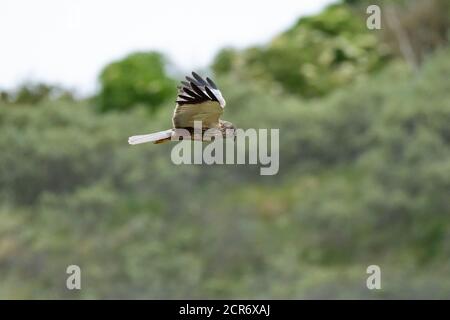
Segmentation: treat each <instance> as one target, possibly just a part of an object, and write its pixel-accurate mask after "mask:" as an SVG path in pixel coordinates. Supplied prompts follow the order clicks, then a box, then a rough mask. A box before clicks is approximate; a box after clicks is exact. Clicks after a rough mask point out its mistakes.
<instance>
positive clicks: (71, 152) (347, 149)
mask: <svg viewBox="0 0 450 320" xmlns="http://www.w3.org/2000/svg"><path fill="white" fill-rule="evenodd" d="M449 73H450V52H449V51H448V50H447V51H442V52H440V53H439V54H438V55H436V57H435V58H433V59H432V60H431V61H428V62H427V63H426V65H425V66H424V68H423V69H422V70H421V72H420V73H419V74H418V75H416V76H415V77H413V76H412V75H411V74H410V73H409V71H407V68H406V67H405V66H404V65H402V64H394V65H391V66H390V67H389V69H387V70H385V71H384V72H383V73H381V74H379V75H377V76H376V77H374V78H373V79H370V80H364V81H363V80H361V81H360V82H358V83H355V84H353V85H352V86H350V87H347V88H345V89H343V90H338V91H337V92H336V93H335V94H332V95H330V96H329V97H327V98H324V99H320V100H317V101H309V102H305V101H302V100H300V99H297V98H293V97H286V96H285V95H283V94H281V93H279V92H278V91H277V90H272V91H267V90H264V89H261V87H259V86H257V85H254V84H247V85H246V84H244V83H239V85H236V79H235V78H234V76H233V75H230V76H227V77H223V78H222V79H218V81H217V82H219V83H220V84H221V86H222V87H223V92H224V94H225V95H226V97H227V102H228V104H227V109H226V112H225V116H224V118H225V119H229V120H231V121H233V122H234V123H236V124H237V125H238V126H239V127H242V128H248V127H253V128H280V144H281V145H280V157H281V166H280V172H279V174H278V175H277V176H273V177H262V176H259V174H258V170H257V169H256V168H255V167H254V166H248V165H246V166H235V165H227V166H194V165H192V166H176V165H174V164H172V162H171V161H170V150H171V145H170V144H162V145H151V144H150V145H142V146H138V147H130V146H128V145H127V143H126V140H127V137H128V136H129V135H131V134H137V133H141V132H142V133H145V132H149V131H156V130H160V129H166V128H167V127H170V115H171V113H172V107H173V105H172V103H167V104H165V105H163V107H161V109H160V110H159V111H158V112H156V113H154V115H153V116H152V117H151V119H150V118H149V117H147V113H146V112H145V110H144V108H141V109H139V108H137V109H135V110H132V111H130V112H129V113H127V114H125V113H122V114H117V113H109V114H98V113H96V112H94V111H93V108H92V106H90V105H88V103H82V102H76V103H74V102H72V103H70V102H65V103H62V102H48V103H44V104H42V105H41V106H40V107H39V108H34V107H31V106H28V105H22V106H20V107H10V106H8V107H7V106H5V105H0V149H1V150H2V155H1V157H0V200H1V201H0V203H1V205H0V240H1V241H0V273H1V274H2V285H1V286H0V297H2V298H38V297H39V298H56V297H58V298H78V297H79V298H313V297H314V298H363V297H365V298H375V297H387V298H394V297H395V298H420V297H427V298H446V297H448V295H449V293H450V282H449V281H447V280H445V279H448V276H447V275H448V272H450V270H449V267H448V259H449V258H450V247H449V245H448V243H449V241H448V240H449V238H450V233H449V230H450V216H449V213H450V212H449V208H450V203H449V200H448V190H449V189H450V188H449V187H450V180H449V175H448V172H449V169H450V148H449V146H450V132H449V130H448V123H449V122H450V105H449V104H448V101H450V90H449V89H450V87H449V80H448V74H449ZM70 264H77V265H79V266H80V267H81V269H82V278H83V280H82V281H83V282H82V290H81V291H77V292H73V291H68V290H67V289H66V288H65V279H66V276H67V275H66V273H65V270H66V267H67V266H68V265H70ZM370 264H378V265H380V266H381V267H382V270H383V290H382V291H381V292H378V293H375V292H371V291H369V290H367V289H366V288H365V278H366V276H367V275H366V273H365V271H366V268H367V266H368V265H370Z"/></svg>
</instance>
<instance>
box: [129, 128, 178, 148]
mask: <svg viewBox="0 0 450 320" xmlns="http://www.w3.org/2000/svg"><path fill="white" fill-rule="evenodd" d="M172 132H173V130H172V129H169V130H165V131H160V132H156V133H151V134H143V135H139V136H132V137H129V138H128V143H129V144H133V145H134V144H140V143H145V142H155V141H159V140H163V139H167V138H170V137H171V136H172Z"/></svg>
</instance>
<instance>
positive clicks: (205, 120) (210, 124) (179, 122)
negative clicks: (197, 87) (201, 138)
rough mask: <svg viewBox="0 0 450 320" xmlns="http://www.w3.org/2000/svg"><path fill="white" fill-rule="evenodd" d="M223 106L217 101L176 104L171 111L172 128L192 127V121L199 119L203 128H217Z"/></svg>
mask: <svg viewBox="0 0 450 320" xmlns="http://www.w3.org/2000/svg"><path fill="white" fill-rule="evenodd" d="M222 113H223V108H222V107H221V106H220V104H219V102H217V101H205V102H202V103H198V104H177V106H176V108H175V111H174V113H173V117H172V122H173V127H174V128H193V127H194V121H201V122H202V127H203V128H218V127H219V118H220V116H221V115H222Z"/></svg>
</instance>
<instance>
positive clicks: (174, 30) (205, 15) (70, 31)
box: [0, 0, 333, 93]
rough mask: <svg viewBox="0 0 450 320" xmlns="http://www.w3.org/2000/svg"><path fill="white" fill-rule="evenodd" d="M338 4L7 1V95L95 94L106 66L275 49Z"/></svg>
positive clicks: (0, 51)
mask: <svg viewBox="0 0 450 320" xmlns="http://www.w3.org/2000/svg"><path fill="white" fill-rule="evenodd" d="M331 2H333V1H332V0H311V1H306V0H305V1H300V0H276V1H274V0H272V1H264V0H259V1H258V0H219V1H213V0H177V1H176V0H164V1H151V0H109V1H108V0H39V1H32V0H28V1H27V0H0V88H12V87H14V86H15V85H16V84H18V83H19V82H22V81H25V80H42V81H46V82H51V83H59V84H63V85H65V86H68V87H70V88H72V89H75V90H77V91H78V92H79V93H90V92H92V91H93V90H94V89H95V85H96V81H97V76H98V74H99V72H100V70H101V69H102V68H103V66H105V65H106V64H107V63H109V62H111V61H112V60H114V59H118V58H121V57H123V56H125V55H126V54H128V53H131V52H133V51H137V50H159V51H162V52H164V53H165V54H166V55H167V56H168V57H169V59H170V60H171V61H172V62H173V63H174V64H175V65H176V66H177V67H178V68H180V69H181V70H184V71H190V70H191V69H196V68H197V69H198V68H203V67H206V66H207V65H208V64H209V63H210V62H211V60H212V58H213V57H214V54H215V53H216V52H217V51H218V50H219V49H220V48H222V47H224V46H235V47H245V46H248V45H254V44H260V43H264V42H266V41H268V40H269V39H270V38H271V37H272V36H273V35H275V34H277V33H278V32H280V31H283V30H284V29H286V28H288V27H289V26H290V25H291V24H292V23H294V22H295V21H296V20H297V18H298V17H299V16H301V15H307V14H312V13H315V12H318V11H319V10H320V9H322V8H323V7H324V6H325V5H326V4H328V3H331Z"/></svg>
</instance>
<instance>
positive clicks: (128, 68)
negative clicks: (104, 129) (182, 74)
mask: <svg viewBox="0 0 450 320" xmlns="http://www.w3.org/2000/svg"><path fill="white" fill-rule="evenodd" d="M165 67H166V61H165V58H164V57H163V55H162V54H160V53H157V52H138V53H133V54H130V55H128V56H127V57H125V58H124V59H122V60H119V61H115V62H112V63H111V64H109V65H107V66H106V67H105V68H104V69H103V71H102V72H101V75H100V86H101V88H100V93H99V95H98V97H97V100H98V105H99V108H100V110H101V111H108V110H122V111H123V110H129V109H130V108H133V107H135V106H136V105H139V104H142V105H145V106H146V107H147V108H149V109H150V110H153V111H154V110H156V109H157V108H158V107H159V106H160V105H161V104H162V103H163V102H165V101H167V100H168V99H172V98H173V96H174V94H175V90H174V87H175V82H174V81H173V80H172V79H171V78H170V77H169V76H168V75H167V73H166V71H165Z"/></svg>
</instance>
